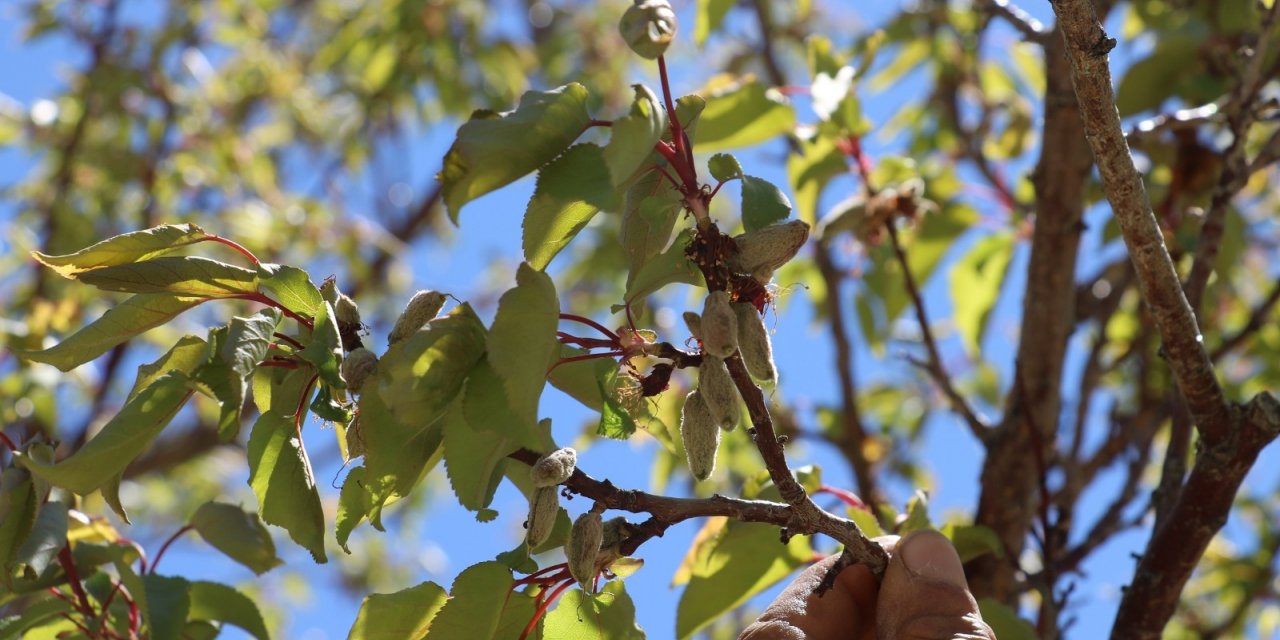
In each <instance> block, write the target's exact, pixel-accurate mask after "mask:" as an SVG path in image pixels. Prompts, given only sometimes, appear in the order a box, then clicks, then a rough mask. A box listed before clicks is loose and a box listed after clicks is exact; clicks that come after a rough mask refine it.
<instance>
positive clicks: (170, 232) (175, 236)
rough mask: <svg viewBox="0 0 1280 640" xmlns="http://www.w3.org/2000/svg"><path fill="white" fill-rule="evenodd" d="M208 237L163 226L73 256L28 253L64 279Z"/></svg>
mask: <svg viewBox="0 0 1280 640" xmlns="http://www.w3.org/2000/svg"><path fill="white" fill-rule="evenodd" d="M207 238H209V234H207V233H205V231H204V229H201V228H200V227H198V226H196V225H194V224H166V225H161V226H158V227H152V228H150V229H144V230H142V231H134V232H131V233H125V234H122V235H118V236H115V237H112V238H107V239H106V240H103V241H102V242H99V243H97V244H95V245H93V246H90V247H86V248H84V249H81V250H80V251H77V252H75V253H71V254H67V255H60V256H51V255H48V254H44V253H40V252H39V251H32V252H31V256H32V257H33V258H35V259H36V260H38V261H40V262H41V263H42V264H44V265H45V266H48V267H50V268H52V269H53V270H54V271H57V272H58V275H61V276H63V277H64V278H75V277H77V275H78V274H80V273H82V272H84V271H88V270H91V269H99V268H102V267H112V266H117V265H122V264H129V263H131V262H139V261H142V260H147V259H149V258H154V257H156V256H159V255H162V254H165V253H168V252H169V251H173V250H174V249H177V248H179V247H184V246H187V245H189V244H194V243H196V242H200V241H202V240H205V239H207Z"/></svg>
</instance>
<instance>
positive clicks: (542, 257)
mask: <svg viewBox="0 0 1280 640" xmlns="http://www.w3.org/2000/svg"><path fill="white" fill-rule="evenodd" d="M617 199H618V195H617V192H616V191H615V190H614V189H613V187H611V186H610V185H609V168H608V166H606V164H605V155H604V151H603V150H602V149H601V148H600V147H599V146H596V145H594V144H577V145H574V146H572V147H569V149H568V150H567V151H565V152H564V153H563V154H561V155H560V157H558V158H556V159H555V160H553V161H552V162H551V164H548V165H547V166H545V167H543V168H542V170H541V171H539V172H538V185H537V187H536V188H534V191H533V197H532V198H530V199H529V206H528V208H527V209H525V213H524V224H523V228H524V237H523V240H522V242H523V246H524V256H525V259H526V260H528V261H529V264H531V265H533V268H535V269H538V270H539V271H541V270H543V269H546V268H547V265H548V264H551V260H552V259H553V258H555V257H556V254H558V253H560V250H561V249H563V248H564V247H565V246H566V245H568V244H569V241H571V240H573V238H574V237H575V236H577V235H578V232H579V231H582V229H583V227H585V226H587V223H588V222H591V219H592V218H593V217H595V215H596V213H598V212H599V211H600V210H601V209H612V208H615V207H616V206H617Z"/></svg>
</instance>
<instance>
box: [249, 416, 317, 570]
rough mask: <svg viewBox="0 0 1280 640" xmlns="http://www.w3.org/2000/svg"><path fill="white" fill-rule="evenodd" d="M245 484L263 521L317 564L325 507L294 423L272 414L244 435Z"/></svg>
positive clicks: (259, 421)
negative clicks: (282, 531)
mask: <svg viewBox="0 0 1280 640" xmlns="http://www.w3.org/2000/svg"><path fill="white" fill-rule="evenodd" d="M248 457H249V486H250V487H252V488H253V493H254V495H256V496H258V508H259V511H260V513H261V514H262V519H263V520H265V521H267V522H268V523H270V524H274V525H277V526H280V527H283V528H284V529H285V530H286V531H288V532H289V537H290V538H293V541H294V542H296V543H298V544H299V545H301V546H302V547H304V548H305V549H306V550H307V551H310V552H311V557H312V559H314V560H315V561H316V562H317V563H321V564H323V563H324V562H326V561H327V558H326V557H325V553H324V509H323V508H322V507H321V505H320V494H319V493H318V492H317V491H316V481H315V476H314V475H313V474H312V472H311V460H310V459H308V458H307V451H306V449H304V448H303V446H302V438H301V436H300V435H299V434H298V428H297V426H296V425H295V424H294V419H293V418H292V417H289V416H283V415H280V414H279V413H276V412H275V411H268V412H266V413H264V414H262V415H261V416H259V418H258V421H257V422H256V423H255V424H254V425H253V433H252V434H250V435H249V447H248Z"/></svg>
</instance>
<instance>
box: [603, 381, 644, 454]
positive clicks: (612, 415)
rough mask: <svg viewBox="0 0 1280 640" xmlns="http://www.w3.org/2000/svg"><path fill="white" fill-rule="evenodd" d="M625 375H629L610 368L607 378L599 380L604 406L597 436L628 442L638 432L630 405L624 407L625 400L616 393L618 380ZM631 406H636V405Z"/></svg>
mask: <svg viewBox="0 0 1280 640" xmlns="http://www.w3.org/2000/svg"><path fill="white" fill-rule="evenodd" d="M625 375H628V374H626V373H619V372H618V368H617V367H610V368H609V371H608V372H607V373H606V374H605V376H604V377H602V378H600V379H599V380H598V384H599V386H600V398H601V399H602V400H603V401H604V404H603V406H602V407H601V408H600V423H599V424H598V425H597V426H596V434H597V435H601V436H604V437H606V438H613V439H615V440H626V439H627V438H630V437H631V434H633V433H635V432H636V421H635V417H634V416H632V415H631V411H629V410H628V405H624V404H623V399H621V398H619V397H618V395H617V393H616V392H615V391H614V390H615V389H617V388H618V378H619V377H620V376H625ZM630 406H634V403H633V404H631V405H630ZM641 406H643V405H641Z"/></svg>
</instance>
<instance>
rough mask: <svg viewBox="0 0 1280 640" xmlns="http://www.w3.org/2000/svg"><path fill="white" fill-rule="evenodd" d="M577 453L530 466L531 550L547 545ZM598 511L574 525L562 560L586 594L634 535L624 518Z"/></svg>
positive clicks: (560, 453) (560, 452) (557, 454)
mask: <svg viewBox="0 0 1280 640" xmlns="http://www.w3.org/2000/svg"><path fill="white" fill-rule="evenodd" d="M577 463H578V452H577V451H574V450H573V449H571V448H569V447H564V448H560V449H556V450H555V451H552V452H551V453H548V454H546V455H544V456H542V457H541V458H539V459H538V461H537V462H536V463H535V464H534V465H533V467H531V468H530V470H529V475H530V477H531V478H532V479H533V486H534V490H533V495H532V496H531V497H530V498H529V519H528V522H527V523H526V524H525V527H526V531H525V544H527V545H528V546H529V548H530V549H533V548H535V547H537V546H539V545H541V544H542V543H544V542H546V541H547V538H549V537H550V536H551V530H552V528H553V527H554V526H555V523H556V514H558V513H559V512H560V489H559V485H560V483H562V482H564V481H566V480H568V479H569V478H570V477H572V476H573V470H574V468H575V467H576V466H577ZM598 509H599V507H596V508H593V509H592V510H591V511H588V512H586V513H584V514H582V515H581V516H578V519H577V520H574V522H573V528H571V529H570V530H569V542H568V544H566V545H565V557H566V559H567V563H568V565H569V574H570V575H572V576H573V578H574V580H577V581H578V584H579V585H581V586H582V588H583V590H585V591H586V592H587V593H595V577H596V575H598V574H599V573H600V570H601V569H604V568H606V567H608V566H609V565H611V564H613V562H614V561H615V560H617V559H618V558H620V557H621V556H622V554H621V552H620V551H619V549H620V547H621V546H622V542H623V541H624V540H626V539H627V538H628V537H630V536H631V534H632V533H634V531H635V530H634V528H633V527H632V526H631V524H630V523H628V522H627V521H626V519H625V518H612V519H610V520H605V519H604V518H602V517H601V515H600V511H599V510H598Z"/></svg>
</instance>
